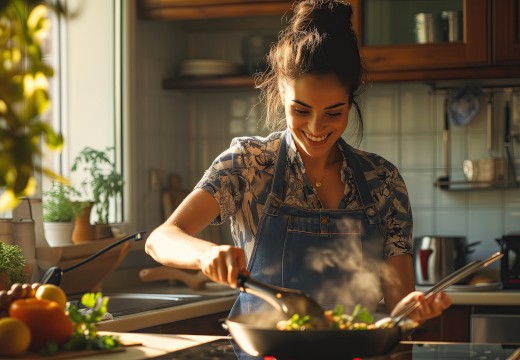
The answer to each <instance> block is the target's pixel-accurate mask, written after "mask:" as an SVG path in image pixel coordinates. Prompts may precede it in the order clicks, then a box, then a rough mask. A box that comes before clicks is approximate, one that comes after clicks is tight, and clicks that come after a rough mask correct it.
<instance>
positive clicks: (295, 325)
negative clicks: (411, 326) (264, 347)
mask: <svg viewBox="0 0 520 360" xmlns="http://www.w3.org/2000/svg"><path fill="white" fill-rule="evenodd" d="M325 317H326V318H327V320H328V321H329V329H330V330H372V329H375V328H376V326H375V324H374V318H373V316H372V315H371V314H370V312H369V311H368V309H367V308H366V307H362V306H361V305H359V304H358V305H356V306H355V307H354V311H353V312H352V314H345V312H344V307H343V305H337V306H336V308H335V309H334V310H327V311H325ZM391 326H392V323H385V324H384V326H382V327H391ZM277 329H278V330H288V331H294V330H296V331H303V330H314V329H317V326H316V324H315V322H314V321H313V319H312V318H311V317H310V316H309V315H304V316H301V315H299V314H294V315H293V316H292V317H291V318H290V319H289V320H283V321H280V322H278V324H277Z"/></svg>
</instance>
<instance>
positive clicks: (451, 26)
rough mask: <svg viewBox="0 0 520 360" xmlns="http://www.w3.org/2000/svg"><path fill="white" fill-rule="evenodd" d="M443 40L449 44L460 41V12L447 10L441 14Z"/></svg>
mask: <svg viewBox="0 0 520 360" xmlns="http://www.w3.org/2000/svg"><path fill="white" fill-rule="evenodd" d="M441 23H442V40H443V41H448V42H456V41H460V31H459V12H458V11H454V10H446V11H442V12H441Z"/></svg>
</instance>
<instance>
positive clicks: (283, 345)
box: [225, 253, 502, 360]
mask: <svg viewBox="0 0 520 360" xmlns="http://www.w3.org/2000/svg"><path fill="white" fill-rule="evenodd" d="M501 257H502V254H501V253H496V254H493V255H492V256H490V257H489V258H487V259H485V260H482V261H474V262H472V263H469V264H468V265H466V266H465V267H463V268H461V269H460V270H459V271H457V272H456V273H455V274H453V275H451V276H450V277H448V278H446V279H444V280H443V281H441V282H440V283H439V284H437V285H436V286H434V287H432V288H431V289H430V290H429V293H430V294H432V295H433V293H437V292H439V291H442V290H444V289H445V288H446V287H448V286H450V285H451V284H453V283H455V282H457V281H458V280H459V279H460V278H464V277H466V276H468V275H470V274H471V273H472V272H474V271H476V270H478V269H480V268H482V267H485V266H487V265H489V264H491V263H492V262H494V261H496V260H498V259H499V258H501ZM432 295H429V296H432ZM412 306H417V305H416V304H415V303H413V305H410V307H406V309H405V310H406V311H403V313H406V314H409V313H410V312H411V311H413V309H412ZM398 315H402V314H401V313H400V314H398ZM276 323H277V320H276V319H273V317H272V316H271V314H266V313H250V314H243V315H239V316H235V317H231V318H229V319H226V321H225V325H226V328H227V329H228V330H229V332H230V333H231V335H232V337H233V339H234V340H235V342H236V343H237V344H238V346H240V348H241V349H242V350H244V351H245V352H247V353H248V354H250V355H252V356H274V357H276V358H277V359H279V360H283V359H299V360H305V359H348V358H352V357H370V356H377V355H382V354H386V353H388V352H390V351H391V350H392V349H393V348H394V347H395V346H397V345H398V343H399V341H400V340H401V339H403V338H406V337H407V336H408V335H409V334H410V333H411V331H413V329H415V328H416V327H417V323H415V322H413V321H411V320H409V319H407V318H406V315H403V316H401V318H400V319H399V321H396V323H397V324H398V325H397V326H393V327H390V328H378V329H373V330H351V331H349V330H305V331H282V330H277V329H276Z"/></svg>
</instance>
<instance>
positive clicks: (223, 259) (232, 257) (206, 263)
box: [200, 245, 249, 288]
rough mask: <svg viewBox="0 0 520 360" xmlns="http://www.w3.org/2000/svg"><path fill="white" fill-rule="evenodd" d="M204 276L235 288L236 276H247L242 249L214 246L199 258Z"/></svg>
mask: <svg viewBox="0 0 520 360" xmlns="http://www.w3.org/2000/svg"><path fill="white" fill-rule="evenodd" d="M200 269H201V271H202V273H203V274H204V275H206V276H207V277H209V278H210V279H211V280H213V281H216V282H218V283H222V284H226V285H228V286H231V287H232V288H236V287H237V278H238V274H246V275H249V272H248V271H247V268H246V257H245V253H244V249H242V248H238V247H234V246H230V245H215V246H212V247H211V248H210V249H209V250H207V251H206V252H204V253H203V254H202V256H201V257H200Z"/></svg>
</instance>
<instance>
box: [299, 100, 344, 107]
mask: <svg viewBox="0 0 520 360" xmlns="http://www.w3.org/2000/svg"><path fill="white" fill-rule="evenodd" d="M293 102H295V103H297V104H300V105H301V106H304V107H307V108H312V106H310V105H307V104H306V103H304V102H303V101H300V100H296V99H294V100H293ZM343 105H346V103H337V104H334V105H330V106H327V107H326V108H325V110H330V109H334V108H337V107H339V106H343Z"/></svg>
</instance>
